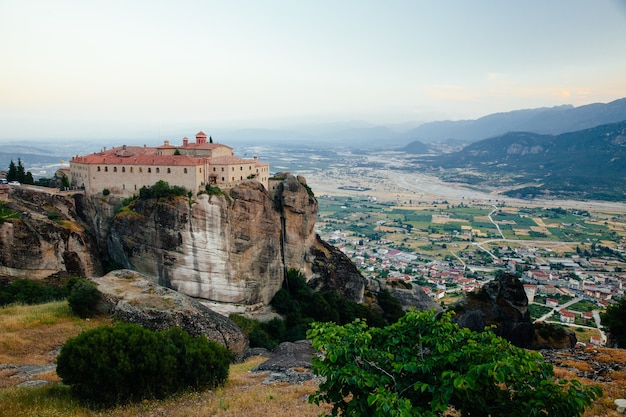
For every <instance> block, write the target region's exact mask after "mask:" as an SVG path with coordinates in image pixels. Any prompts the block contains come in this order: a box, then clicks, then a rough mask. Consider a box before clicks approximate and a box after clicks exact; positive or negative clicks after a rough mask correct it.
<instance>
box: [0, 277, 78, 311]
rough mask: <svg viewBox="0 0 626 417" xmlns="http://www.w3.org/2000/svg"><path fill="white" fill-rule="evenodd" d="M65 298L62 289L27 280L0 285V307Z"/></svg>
mask: <svg viewBox="0 0 626 417" xmlns="http://www.w3.org/2000/svg"><path fill="white" fill-rule="evenodd" d="M66 296H67V292H66V290H65V289H64V288H60V287H54V286H51V285H46V284H44V283H41V282H37V281H32V280H29V279H18V280H16V281H13V282H12V283H10V284H2V285H0V306H4V305H8V304H13V303H19V304H42V303H47V302H49V301H55V300H62V299H64V298H65V297H66Z"/></svg>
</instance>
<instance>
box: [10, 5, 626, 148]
mask: <svg viewBox="0 0 626 417" xmlns="http://www.w3.org/2000/svg"><path fill="white" fill-rule="evenodd" d="M625 52H626V0H594V1H589V0H550V1H545V0H525V1H516V2H511V1H500V0H472V1H467V0H437V1H434V0H433V1H422V0H389V1H382V0H380V1H368V0H354V1H353V0H332V1H326V0H316V1H293V0H285V1H278V0H250V1H244V0H224V1H213V0H198V1H194V0H175V1H173V0H172V1H166V0H148V1H143V0H103V1H99V0H54V1H52V0H49V1H37V0H0V140H17V139H19V140H28V139H59V138H71V139H80V138H83V139H90V138H99V137H103V136H111V137H115V136H129V135H134V134H137V135H148V136H150V135H155V136H156V135H161V134H162V132H168V133H169V132H172V133H173V134H176V133H174V132H180V136H181V137H182V136H183V135H192V134H194V132H197V131H198V130H204V131H210V130H211V128H212V127H219V128H250V127H262V128H285V127H288V126H296V125H298V124H311V123H330V122H343V121H363V122H367V123H371V124H398V125H399V124H406V125H407V126H408V125H410V124H414V125H415V124H416V123H421V122H426V121H432V120H459V119H474V118H478V117H481V116H484V115H487V114H490V113H495V112H504V111H510V110H516V109H523V108H536V107H552V106H556V105H562V104H572V105H575V106H579V105H584V104H589V103H594V102H603V103H606V102H610V101H613V100H616V99H618V98H623V97H626V53H625Z"/></svg>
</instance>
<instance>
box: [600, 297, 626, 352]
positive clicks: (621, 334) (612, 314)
mask: <svg viewBox="0 0 626 417" xmlns="http://www.w3.org/2000/svg"><path fill="white" fill-rule="evenodd" d="M600 320H601V322H602V325H603V326H604V327H605V328H607V329H608V331H609V335H610V340H611V342H612V343H613V344H614V345H616V346H617V347H620V348H624V347H626V297H622V299H620V300H619V301H618V302H617V303H614V304H611V305H610V306H608V307H607V308H606V311H605V312H604V313H601V314H600Z"/></svg>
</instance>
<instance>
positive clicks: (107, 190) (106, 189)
mask: <svg viewBox="0 0 626 417" xmlns="http://www.w3.org/2000/svg"><path fill="white" fill-rule="evenodd" d="M109 194H111V190H109V189H108V188H105V189H104V190H102V195H103V196H105V197H106V196H108V195H109Z"/></svg>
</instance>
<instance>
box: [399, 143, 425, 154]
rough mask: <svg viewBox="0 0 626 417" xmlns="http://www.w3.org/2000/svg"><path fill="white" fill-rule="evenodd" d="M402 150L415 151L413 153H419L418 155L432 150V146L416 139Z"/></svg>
mask: <svg viewBox="0 0 626 417" xmlns="http://www.w3.org/2000/svg"><path fill="white" fill-rule="evenodd" d="M400 150H402V151H404V152H406V153H413V154H418V155H419V154H425V153H428V152H430V148H429V147H428V145H426V144H424V143H423V142H420V141H419V140H414V141H413V142H411V143H409V144H408V145H406V146H405V147H403V148H401V149H400Z"/></svg>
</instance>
